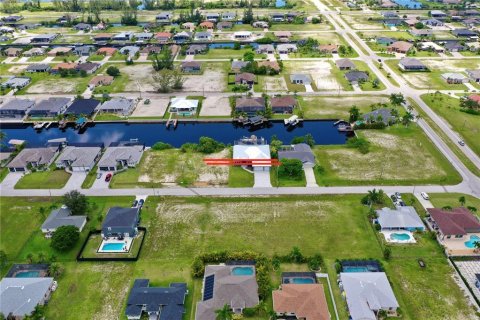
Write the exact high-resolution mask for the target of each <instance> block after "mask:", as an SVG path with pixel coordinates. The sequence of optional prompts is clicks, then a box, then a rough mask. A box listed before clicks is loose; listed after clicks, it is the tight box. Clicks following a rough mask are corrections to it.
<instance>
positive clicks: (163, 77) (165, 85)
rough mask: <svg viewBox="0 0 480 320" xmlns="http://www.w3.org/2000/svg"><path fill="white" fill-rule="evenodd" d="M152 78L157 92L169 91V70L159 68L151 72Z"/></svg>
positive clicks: (170, 77)
mask: <svg viewBox="0 0 480 320" xmlns="http://www.w3.org/2000/svg"><path fill="white" fill-rule="evenodd" d="M153 79H154V80H155V82H156V85H157V88H158V92H162V93H167V92H170V90H171V84H172V79H173V75H172V72H171V71H170V70H168V69H161V70H160V71H159V72H157V73H154V74H153Z"/></svg>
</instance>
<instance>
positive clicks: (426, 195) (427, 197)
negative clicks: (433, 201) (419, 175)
mask: <svg viewBox="0 0 480 320" xmlns="http://www.w3.org/2000/svg"><path fill="white" fill-rule="evenodd" d="M420 195H421V196H422V198H423V199H425V200H430V197H429V196H428V194H427V193H425V192H420Z"/></svg>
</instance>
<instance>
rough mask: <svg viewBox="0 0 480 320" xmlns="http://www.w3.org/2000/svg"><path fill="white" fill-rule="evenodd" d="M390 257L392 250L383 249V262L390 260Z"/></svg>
mask: <svg viewBox="0 0 480 320" xmlns="http://www.w3.org/2000/svg"><path fill="white" fill-rule="evenodd" d="M391 255H392V249H390V248H389V247H386V248H385V249H383V257H384V258H385V260H390V256H391Z"/></svg>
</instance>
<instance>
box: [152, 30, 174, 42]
mask: <svg viewBox="0 0 480 320" xmlns="http://www.w3.org/2000/svg"><path fill="white" fill-rule="evenodd" d="M170 38H172V34H171V33H170V32H157V33H156V34H155V39H156V40H157V41H158V42H160V43H165V42H168V41H169V40H170Z"/></svg>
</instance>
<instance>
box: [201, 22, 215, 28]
mask: <svg viewBox="0 0 480 320" xmlns="http://www.w3.org/2000/svg"><path fill="white" fill-rule="evenodd" d="M198 26H199V27H200V28H202V29H207V30H213V29H215V23H213V22H212V21H203V22H202V23H200V24H199V25H198Z"/></svg>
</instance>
